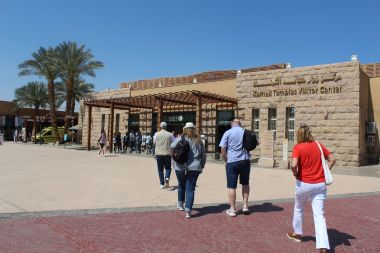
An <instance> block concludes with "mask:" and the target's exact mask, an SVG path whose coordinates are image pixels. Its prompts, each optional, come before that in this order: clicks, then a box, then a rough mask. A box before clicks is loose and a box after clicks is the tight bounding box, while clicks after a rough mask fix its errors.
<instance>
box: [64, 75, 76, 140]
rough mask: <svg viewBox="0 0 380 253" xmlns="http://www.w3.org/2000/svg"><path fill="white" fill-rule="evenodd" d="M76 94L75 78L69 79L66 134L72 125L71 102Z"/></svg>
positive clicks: (67, 83) (67, 85)
mask: <svg viewBox="0 0 380 253" xmlns="http://www.w3.org/2000/svg"><path fill="white" fill-rule="evenodd" d="M73 93H74V78H71V77H69V78H68V79H67V82H66V110H65V133H66V134H67V129H68V128H69V123H70V118H69V116H70V114H71V103H72V102H71V101H72V100H73V99H74V98H73Z"/></svg>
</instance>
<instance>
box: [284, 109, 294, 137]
mask: <svg viewBox="0 0 380 253" xmlns="http://www.w3.org/2000/svg"><path fill="white" fill-rule="evenodd" d="M294 121H295V109H294V107H287V108H286V130H285V131H286V132H285V136H286V138H287V139H288V141H294V128H295V123H294Z"/></svg>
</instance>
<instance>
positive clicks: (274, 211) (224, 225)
mask: <svg viewBox="0 0 380 253" xmlns="http://www.w3.org/2000/svg"><path fill="white" fill-rule="evenodd" d="M0 171H1V177H0V252H1V253H2V252H39V253H43V252H315V249H314V246H315V242H314V241H315V238H314V236H313V235H314V228H313V222H312V214H311V210H310V208H308V209H307V211H306V216H305V238H304V239H305V242H303V243H301V244H297V243H294V242H292V241H289V240H288V239H287V238H286V237H285V233H286V232H288V230H290V229H291V219H292V208H293V204H292V198H293V197H294V179H293V178H292V176H291V173H290V172H289V171H287V170H283V169H268V168H256V167H255V168H254V169H253V173H252V174H251V180H252V190H253V192H252V195H251V196H252V197H251V200H252V201H254V202H253V206H252V207H251V211H252V213H251V214H250V215H248V216H245V215H239V216H238V217H237V218H230V217H227V216H226V215H225V214H224V210H225V209H226V208H227V207H228V206H227V205H226V201H227V194H226V188H225V184H226V182H225V172H224V165H223V164H222V163H219V162H211V161H210V162H208V164H207V165H206V168H205V170H204V173H203V174H202V175H201V176H200V178H199V181H198V187H197V190H196V198H195V204H196V206H195V210H194V217H193V218H192V219H190V220H186V219H185V218H184V213H181V212H179V211H176V210H175V206H174V205H175V203H176V197H177V191H176V185H177V184H176V179H175V177H173V178H172V180H171V186H172V187H171V188H169V189H167V190H161V189H159V182H158V176H157V172H156V167H155V160H154V159H153V158H152V157H148V156H145V155H141V156H139V155H130V154H127V155H124V154H121V155H111V156H109V157H99V156H97V153H96V152H95V151H91V152H88V151H83V150H76V149H74V148H70V147H68V148H66V149H63V148H62V147H52V146H50V145H42V146H39V145H33V144H13V143H10V142H9V143H5V145H1V146H0ZM379 171H380V170H379V166H372V167H365V168H340V167H337V168H336V170H335V174H334V179H335V182H334V184H333V185H331V186H329V192H328V195H329V198H328V201H327V204H326V216H327V222H328V227H329V235H330V242H331V246H332V252H380V237H379V236H378V235H379V234H380V212H379V210H380V173H379ZM239 199H240V198H238V200H239Z"/></svg>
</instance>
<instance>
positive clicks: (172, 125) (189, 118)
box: [162, 112, 195, 135]
mask: <svg viewBox="0 0 380 253" xmlns="http://www.w3.org/2000/svg"><path fill="white" fill-rule="evenodd" d="M162 118H163V121H165V122H166V124H168V128H167V130H168V132H174V134H175V135H177V134H180V133H182V129H183V127H184V126H185V124H186V122H193V123H194V124H195V112H167V113H163V115H162Z"/></svg>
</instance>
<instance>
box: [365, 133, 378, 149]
mask: <svg viewBox="0 0 380 253" xmlns="http://www.w3.org/2000/svg"><path fill="white" fill-rule="evenodd" d="M366 142H367V146H368V147H375V146H376V137H375V136H374V135H369V136H367V141H366Z"/></svg>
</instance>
